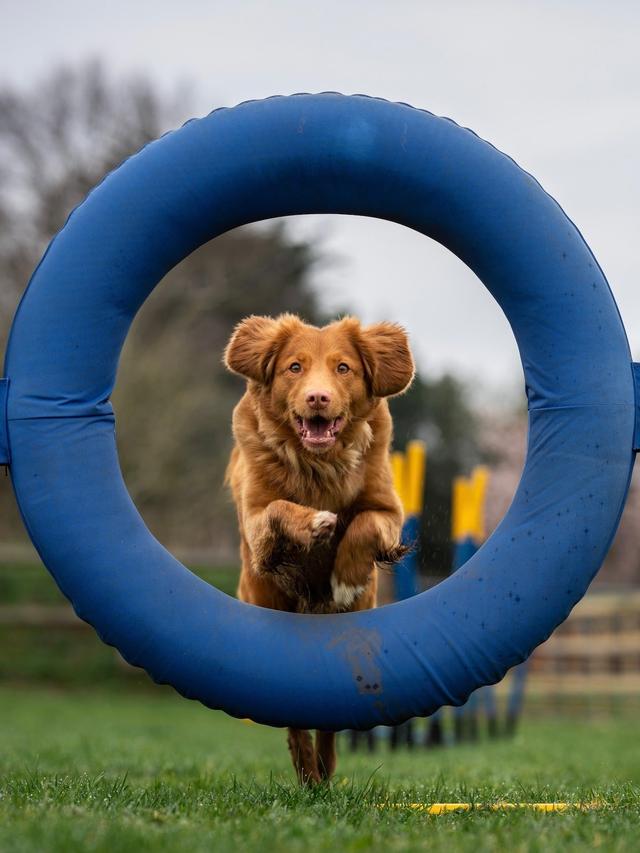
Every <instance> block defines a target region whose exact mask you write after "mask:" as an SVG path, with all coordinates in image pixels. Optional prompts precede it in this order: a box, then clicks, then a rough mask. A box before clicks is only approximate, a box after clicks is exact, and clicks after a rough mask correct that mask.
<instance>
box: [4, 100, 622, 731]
mask: <svg viewBox="0 0 640 853" xmlns="http://www.w3.org/2000/svg"><path fill="white" fill-rule="evenodd" d="M303 213H347V214H356V215H361V216H372V217H378V218H380V219H387V220H390V221H393V222H398V223H401V224H403V225H406V226H408V227H409V228H413V229H415V230H417V231H420V232H422V233H423V234H426V235H428V236H429V237H432V238H433V239H435V240H438V241H439V242H440V243H442V244H443V245H444V246H446V247H447V248H449V249H450V250H451V251H452V252H455V254H456V255H458V257H460V258H461V259H462V260H463V261H464V262H465V263H466V264H467V265H468V266H469V267H470V268H471V269H472V270H473V271H474V272H475V273H476V274H477V275H478V277H479V278H480V279H481V280H482V281H483V282H484V283H485V285H486V286H487V287H488V288H489V290H490V291H491V293H492V294H493V296H494V297H495V299H496V300H497V302H498V303H499V304H500V306H501V307H502V309H503V311H504V313H505V314H506V316H507V318H508V320H509V322H510V324H511V326H512V328H513V331H514V333H515V336H516V338H517V341H518V345H519V348H520V353H521V357H522V363H523V366H524V373H525V378H526V390H527V396H528V401H529V452H528V457H527V462H526V467H525V470H524V473H523V476H522V481H521V483H520V486H519V489H518V492H517V494H516V497H515V499H514V501H513V504H512V506H511V508H510V509H509V511H508V513H507V515H506V517H505V519H504V521H503V522H502V524H501V525H500V527H499V528H498V530H497V531H496V532H495V533H494V535H493V536H492V537H491V539H490V540H489V541H488V542H487V543H486V544H485V546H484V547H483V548H481V549H480V550H479V551H478V553H477V554H476V555H475V556H474V557H473V558H472V559H471V560H470V561H469V562H468V563H467V564H466V565H465V566H464V567H463V568H462V569H460V571H458V572H457V573H456V574H454V575H453V576H452V577H451V578H450V579H449V580H447V581H445V582H444V583H442V584H440V585H439V586H437V587H436V588H434V589H432V590H430V591H429V592H426V593H424V594H422V595H418V596H416V597H415V598H410V599H408V600H406V601H403V602H401V603H399V604H397V605H393V606H390V607H384V608H381V609H380V610H377V611H372V612H365V613H356V614H347V615H337V616H303V615H294V614H289V613H280V612H273V611H269V610H266V609H261V608H259V607H252V606H248V605H245V604H241V603H240V602H238V601H235V600H233V599H232V598H229V597H227V596H226V595H224V594H222V593H221V592H219V591H217V590H216V589H214V588H213V587H211V586H209V585H207V584H206V583H204V582H203V581H202V580H199V579H198V578H197V577H195V576H194V575H193V574H191V573H190V572H189V571H188V570H187V569H186V568H185V567H184V566H182V565H181V564H180V563H179V562H178V561H177V560H175V559H174V558H173V557H172V556H171V554H169V553H168V552H167V551H166V550H165V549H164V548H163V547H162V546H161V545H160V544H159V543H158V542H157V541H156V540H155V539H154V538H153V536H152V535H151V534H150V533H149V531H148V530H147V528H146V527H145V525H144V523H143V521H142V519H141V518H140V516H139V514H138V512H137V511H136V508H135V506H134V505H133V503H132V502H131V499H130V498H129V495H128V494H127V490H126V488H125V485H124V482H123V480H122V477H121V474H120V470H119V466H118V457H117V452H116V442H115V428H114V414H113V411H112V408H111V404H110V402H109V398H110V396H111V392H112V388H113V385H114V381H115V377H116V368H117V365H118V357H119V354H120V350H121V347H122V344H123V342H124V339H125V336H126V334H127V330H128V329H129V326H130V324H131V321H132V319H133V317H134V315H135V313H136V312H137V311H138V309H139V308H140V306H141V305H142V303H143V302H144V300H145V299H146V298H147V296H148V295H149V293H150V292H151V291H152V289H153V288H154V286H155V285H156V284H157V282H158V281H159V280H160V279H161V278H162V277H163V276H164V275H165V273H166V272H167V271H168V270H170V269H171V268H172V267H173V266H175V265H176V264H177V263H179V262H180V261H181V260H182V259H183V258H184V257H185V256H187V255H188V254H189V253H190V252H192V251H193V250H194V249H196V248H197V247H198V246H200V245H201V244H202V243H204V242H205V241H207V240H211V239H212V238H214V237H216V236H217V235H219V234H222V233H223V232H225V231H228V230H229V229H230V228H235V227H236V226H238V225H242V224H244V223H249V222H256V221H257V220H264V219H269V218H271V217H278V216H288V215H292V214H303ZM416 275H417V276H419V275H420V273H416ZM424 278H425V281H424V286H428V285H429V279H428V275H427V274H426V273H425V274H424ZM417 284H418V282H417ZM421 284H422V283H421ZM6 377H7V378H8V381H9V383H10V384H9V393H8V408H7V430H8V438H9V447H10V451H11V456H12V459H11V475H12V478H13V484H14V487H15V492H16V495H17V497H18V501H19V504H20V507H21V510H22V514H23V516H24V521H25V524H26V526H27V528H28V530H29V533H30V535H31V538H32V539H33V542H34V543H35V545H36V547H37V549H38V551H39V553H40V555H41V557H42V559H43V561H44V563H45V564H46V566H47V567H48V568H49V570H50V571H51V573H52V574H53V576H54V577H55V579H56V581H57V582H58V584H59V585H60V587H61V589H62V590H63V591H64V593H65V594H66V595H67V596H68V597H69V598H70V599H71V601H72V603H73V606H74V607H75V609H76V611H77V613H78V614H79V616H80V617H82V619H85V620H86V621H87V622H90V623H91V624H92V625H93V626H94V627H95V629H96V630H97V631H98V633H99V635H100V636H101V637H102V639H103V640H104V641H105V642H106V643H109V644H111V645H113V646H115V647H117V648H118V649H119V650H120V652H121V653H122V655H123V656H124V657H125V658H126V659H127V660H128V661H129V662H130V663H132V664H135V665H137V666H141V667H144V668H145V669H146V670H147V671H148V672H149V674H150V675H151V676H152V678H154V679H155V680H156V681H158V682H163V683H169V684H172V685H173V686H174V687H175V688H176V690H178V691H179V692H180V693H181V694H182V695H183V696H187V697H189V698H193V699H198V700H200V701H201V702H203V703H204V704H205V705H207V706H209V707H211V708H222V709H224V710H225V711H227V712H228V713H229V714H232V715H234V716H237V717H251V718H252V719H254V720H256V721H258V722H262V723H268V724H270V725H276V726H283V725H294V726H299V727H309V728H320V729H336V730H338V729H342V728H367V727H370V726H373V725H376V724H379V723H387V724H390V723H398V722H400V721H402V720H405V719H407V718H409V717H416V716H422V715H426V714H430V713H431V712H433V711H434V710H436V709H437V708H438V707H439V706H441V705H443V704H453V705H458V704H460V703H462V702H464V701H465V700H466V698H467V696H468V695H469V694H470V693H471V692H472V691H473V690H474V689H475V688H477V687H479V686H480V685H483V684H489V683H492V682H495V681H497V680H498V679H500V678H501V677H502V676H503V675H504V673H505V672H506V671H507V669H509V667H512V666H513V665H514V664H517V663H519V662H520V661H522V660H524V659H525V658H526V657H527V656H528V655H529V654H530V652H531V651H532V650H533V649H534V648H535V646H537V645H538V644H539V643H540V642H542V641H543V640H544V639H545V638H546V637H548V636H549V634H550V633H551V631H552V630H553V629H554V628H555V626H556V625H558V624H559V623H560V622H562V620H563V619H565V617H566V616H567V614H568V613H569V611H570V610H571V608H572V607H573V605H574V604H575V603H576V602H577V601H578V600H579V598H580V597H581V596H582V595H583V594H584V592H585V590H586V588H587V586H588V584H589V582H590V580H591V579H592V577H593V576H594V574H595V572H596V571H597V569H598V568H599V566H600V564H601V562H602V560H603V557H604V556H605V553H606V551H607V548H608V545H609V543H610V541H611V538H612V536H613V533H614V531H615V529H616V525H617V523H618V519H619V517H620V513H621V511H622V507H623V504H624V501H625V496H626V492H627V487H628V481H629V477H630V473H631V469H632V463H633V458H634V456H633V450H634V443H635V442H634V421H635V408H634V381H633V376H632V365H631V357H630V354H629V348H628V344H627V340H626V337H625V332H624V329H623V326H622V323H621V320H620V317H619V316H618V312H617V310H616V305H615V303H614V300H613V297H612V295H611V292H610V290H609V287H608V285H607V282H606V280H605V278H604V276H603V274H602V272H601V270H600V269H599V267H598V264H597V263H596V261H595V260H594V258H593V255H592V254H591V252H590V251H589V249H588V247H587V246H586V245H585V243H584V241H583V239H582V237H581V236H580V234H579V232H578V231H577V230H576V228H575V227H574V225H573V224H572V223H571V222H570V221H569V220H568V219H567V217H566V216H565V215H564V213H563V212H562V210H561V209H560V208H559V206H558V205H557V204H556V202H555V201H554V200H553V199H552V198H550V197H549V196H548V195H547V194H546V193H545V192H544V191H543V190H542V189H541V187H540V186H539V185H538V184H537V183H536V181H535V180H534V179H533V178H532V177H531V176H530V175H528V174H526V173H525V172H523V171H522V170H521V169H520V168H518V166H517V165H515V163H514V162H513V161H512V160H510V159H509V158H508V157H506V156H505V155H504V154H501V153H500V152H499V151H497V150H496V149H495V148H493V147H492V146H491V145H489V144H487V143H486V142H483V141H482V140H481V139H479V138H478V137H477V136H475V135H474V134H473V133H471V132H470V131H468V130H465V129H463V128H461V127H458V126H457V125H456V124H454V123H453V122H452V121H449V120H447V119H443V118H437V117H435V116H433V115H430V114H429V113H427V112H423V111H420V110H417V109H414V108H412V107H409V106H406V105H404V104H392V103H387V102H385V101H381V100H376V99H371V98H367V97H362V96H359V95H357V96H353V97H345V96H342V95H338V94H331V93H328V94H321V95H296V96H292V97H276V98H271V99H268V100H265V101H257V102H250V103H245V104H241V105H240V106H237V107H235V108H233V109H221V110H217V111H216V112H214V113H212V114H211V115H209V116H207V117H206V118H203V119H199V120H197V121H191V122H189V123H188V124H186V125H185V126H184V127H182V128H181V129H180V130H178V131H176V132H174V133H169V134H168V135H166V136H164V137H163V138H162V139H160V140H158V141H157V142H153V143H152V144H150V145H148V146H147V147H146V148H144V149H143V150H142V151H140V153H138V154H136V155H135V156H134V157H132V158H131V159H129V160H127V161H126V162H125V163H123V165H121V166H120V167H119V168H118V169H116V171H114V172H113V173H112V174H111V175H109V176H108V177H107V178H106V180H104V181H103V182H102V183H101V184H100V185H99V186H98V187H97V188H96V189H95V190H93V192H92V193H91V194H90V195H89V197H88V198H87V199H86V201H85V202H84V203H83V204H82V205H81V206H80V207H78V209H77V210H75V211H74V212H73V214H72V215H71V217H70V218H69V221H68V222H67V224H66V225H65V227H64V228H63V229H62V231H61V232H60V233H59V234H58V236H57V237H56V238H55V240H54V241H53V242H52V244H51V245H50V247H49V249H48V251H47V253H46V255H45V257H44V259H43V260H42V262H41V264H40V266H39V267H38V269H37V270H36V272H35V274H34V276H33V279H32V281H31V284H30V286H29V288H28V291H27V294H26V296H25V297H24V299H23V301H22V304H21V305H20V308H19V310H18V313H17V317H16V320H15V323H14V327H13V331H12V334H11V339H10V343H9V346H8V354H7V361H6ZM5 386H6V383H5ZM167 416H168V417H170V414H168V415H167Z"/></svg>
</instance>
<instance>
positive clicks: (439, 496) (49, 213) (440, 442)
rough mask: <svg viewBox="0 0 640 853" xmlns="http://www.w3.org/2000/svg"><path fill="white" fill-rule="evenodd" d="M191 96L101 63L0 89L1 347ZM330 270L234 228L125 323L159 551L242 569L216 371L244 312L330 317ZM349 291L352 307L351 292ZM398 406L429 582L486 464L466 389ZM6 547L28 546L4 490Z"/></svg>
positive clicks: (220, 377)
mask: <svg viewBox="0 0 640 853" xmlns="http://www.w3.org/2000/svg"><path fill="white" fill-rule="evenodd" d="M185 98H187V99H188V93H186V92H184V91H182V92H179V93H176V94H174V95H167V94H163V93H161V92H160V91H159V90H158V89H156V88H155V87H154V86H153V85H152V83H151V81H150V80H149V79H145V78H144V77H129V78H127V79H116V78H113V77H111V76H110V75H109V74H107V73H106V72H105V70H104V69H103V68H102V67H101V66H100V65H99V64H98V63H89V64H87V65H85V66H82V67H80V68H75V69H71V68H61V69H58V70H57V71H56V72H54V73H53V74H51V75H50V77H49V78H48V79H47V80H46V81H44V82H43V84H42V85H39V86H37V87H34V89H33V90H17V89H7V88H5V89H4V90H3V91H2V92H0V281H1V282H2V285H1V290H0V348H2V349H4V345H5V343H6V336H7V333H8V329H9V326H10V322H11V318H12V316H13V313H14V311H15V307H16V304H17V302H18V300H19V298H20V295H21V293H22V292H23V290H24V288H25V286H26V283H27V281H28V279H29V276H30V274H31V272H32V270H33V268H34V267H35V265H36V264H37V262H38V260H39V258H40V257H41V255H42V253H43V252H44V250H45V248H46V246H47V244H48V242H49V240H50V239H51V238H52V236H53V235H54V234H55V233H56V232H57V231H58V230H59V229H60V228H61V227H62V226H63V224H64V222H65V220H66V218H67V216H68V215H69V213H70V211H71V210H72V209H73V208H74V207H75V206H76V205H77V204H79V203H80V202H81V201H82V199H83V198H84V197H85V196H86V195H87V193H88V192H89V191H90V189H91V188H92V187H93V186H94V185H95V184H96V183H98V182H99V181H100V180H101V179H102V177H103V176H104V175H105V174H107V173H108V172H109V171H111V170H112V169H113V168H115V167H116V166H117V165H118V164H119V163H120V162H122V160H123V159H125V158H126V157H127V156H129V155H131V154H132V153H134V152H135V151H137V150H138V149H139V148H140V147H141V146H143V145H144V144H145V143H147V142H148V141H149V140H151V139H154V138H156V137H157V136H159V135H160V134H161V133H163V132H164V131H166V130H167V129H168V128H170V127H172V126H175V124H176V116H177V115H178V114H179V113H183V112H184V101H185ZM178 106H179V107H180V109H178ZM326 262H328V259H327V258H326V257H324V255H323V250H322V246H321V245H312V244H310V243H304V242H299V241H297V242H296V241H294V240H293V239H292V238H291V236H290V234H289V233H288V231H287V228H286V225H285V224H284V223H282V222H276V223H271V224H269V225H267V226H253V227H247V228H242V229H237V230H236V231H233V232H231V233H229V234H226V235H224V236H222V237H219V238H218V239H216V240H213V241H212V242H210V243H208V244H206V245H205V246H203V247H201V248H200V249H199V250H198V251H197V252H195V253H194V254H193V255H191V256H190V257H189V258H187V259H185V261H183V262H182V263H181V264H180V265H179V266H178V267H176V268H175V269H174V270H173V271H172V272H171V273H170V274H169V275H168V276H167V277H166V279H165V280H164V281H163V282H162V283H161V284H160V285H159V286H158V287H157V288H156V291H155V292H154V294H153V295H152V296H151V298H150V299H149V300H148V302H147V303H146V304H145V306H144V308H143V309H142V311H141V312H140V315H139V316H138V317H137V319H136V321H135V322H134V325H133V328H132V331H131V334H130V336H129V338H128V341H127V343H126V345H125V348H124V351H123V355H122V362H121V369H120V372H119V377H118V383H117V386H116V390H115V394H114V405H115V409H116V413H117V436H118V446H119V449H120V454H121V462H122V468H123V472H124V476H125V480H126V482H127V485H128V488H129V490H130V492H131V494H132V497H133V499H134V500H135V502H136V504H137V506H138V508H139V509H140V511H141V513H142V515H143V516H144V518H145V520H146V521H147V523H148V525H149V526H150V528H151V529H152V531H153V532H154V533H155V535H156V536H157V537H158V538H159V539H160V540H161V541H162V542H163V543H164V544H166V545H167V546H169V547H172V548H177V549H179V550H180V551H181V553H183V554H185V553H187V554H189V553H191V554H192V555H196V554H198V555H201V554H205V555H206V560H207V562H211V563H218V564H222V563H229V562H233V561H235V559H236V552H235V548H236V541H237V539H236V526H235V518H234V511H233V507H232V505H231V502H230V500H229V497H228V495H227V493H226V490H225V489H224V487H223V474H224V468H225V465H226V461H227V458H228V453H229V450H230V446H231V432H230V422H231V411H232V408H233V406H234V404H235V403H236V402H237V400H238V399H239V397H240V395H241V393H242V382H241V381H240V380H239V379H237V378H236V377H233V376H230V375H229V374H227V373H226V372H225V370H224V368H223V367H222V365H221V361H220V356H221V352H222V349H223V347H224V344H225V342H226V340H227V338H228V337H229V334H230V332H231V330H232V328H233V326H234V325H235V323H237V322H238V321H239V320H240V319H242V318H243V317H245V316H246V315H248V314H252V313H264V314H272V315H275V314H278V313H279V312H281V311H292V312H294V313H297V314H299V315H300V316H302V317H303V318H304V319H305V320H307V321H308V322H311V323H323V322H325V321H327V320H329V319H331V317H330V316H329V315H328V314H327V313H326V312H325V310H324V309H323V306H322V304H321V302H320V300H319V298H318V293H317V292H316V290H315V289H314V274H315V272H316V270H317V269H318V268H319V267H320V266H321V265H322V264H323V263H326ZM344 290H345V299H344V303H343V304H345V306H346V309H347V310H348V292H349V286H348V281H345V288H344ZM389 319H393V318H389ZM392 409H393V415H394V419H395V430H396V444H397V446H399V447H402V446H404V444H405V443H406V442H407V441H408V440H410V439H412V438H424V439H425V440H426V441H427V443H428V447H429V460H428V475H427V492H426V513H425V521H424V529H423V541H422V545H423V547H422V549H421V556H422V562H423V566H424V568H425V569H427V570H428V571H429V573H430V574H435V575H442V574H446V573H447V572H448V569H449V565H450V550H449V534H450V503H451V499H450V493H451V481H452V479H453V476H454V475H456V474H458V473H460V472H461V471H466V470H469V468H470V467H471V466H472V465H473V464H475V463H476V462H478V461H479V460H480V457H481V455H482V454H481V453H480V451H479V446H478V439H477V436H478V429H477V423H476V416H475V414H474V412H473V411H472V408H471V406H470V404H469V402H468V395H467V393H466V389H465V387H464V384H463V383H462V382H461V381H460V380H458V379H457V378H455V377H454V376H450V375H443V376H440V377H435V378H431V377H427V376H425V375H418V377H417V378H416V381H415V383H414V385H413V387H412V389H411V391H410V392H409V393H408V394H406V395H404V396H403V397H400V398H397V399H396V400H394V401H393V402H392ZM0 537H1V538H2V540H3V541H5V542H7V541H8V542H11V541H20V540H22V539H23V538H24V534H23V531H22V525H21V523H20V521H19V517H18V513H17V510H16V507H15V505H14V500H13V496H12V493H11V490H10V488H9V481H8V480H4V478H3V482H2V484H1V485H0ZM194 558H195V556H194Z"/></svg>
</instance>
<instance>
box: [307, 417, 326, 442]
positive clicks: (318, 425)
mask: <svg viewBox="0 0 640 853" xmlns="http://www.w3.org/2000/svg"><path fill="white" fill-rule="evenodd" d="M304 428H305V430H306V431H307V433H308V434H309V436H310V437H311V438H323V437H324V435H325V433H326V432H327V430H328V429H329V421H325V419H324V418H305V419H304Z"/></svg>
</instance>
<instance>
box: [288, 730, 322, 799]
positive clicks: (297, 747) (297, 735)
mask: <svg viewBox="0 0 640 853" xmlns="http://www.w3.org/2000/svg"><path fill="white" fill-rule="evenodd" d="M287 743H288V745H289V752H290V753H291V760H292V761H293V766H294V767H295V769H296V773H297V775H298V780H299V781H300V784H301V785H312V784H314V783H316V782H319V781H320V778H321V777H320V773H319V772H318V764H317V761H316V751H315V749H314V748H313V740H312V739H311V734H310V733H309V732H308V731H305V730H304V729H289V733H288V736H287Z"/></svg>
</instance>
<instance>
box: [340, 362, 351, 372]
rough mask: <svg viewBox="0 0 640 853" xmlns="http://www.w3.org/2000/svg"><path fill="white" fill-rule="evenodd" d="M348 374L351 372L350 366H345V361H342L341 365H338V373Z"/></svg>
mask: <svg viewBox="0 0 640 853" xmlns="http://www.w3.org/2000/svg"><path fill="white" fill-rule="evenodd" d="M348 372H349V365H348V364H345V363H344V361H341V362H340V364H339V365H338V373H348Z"/></svg>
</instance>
